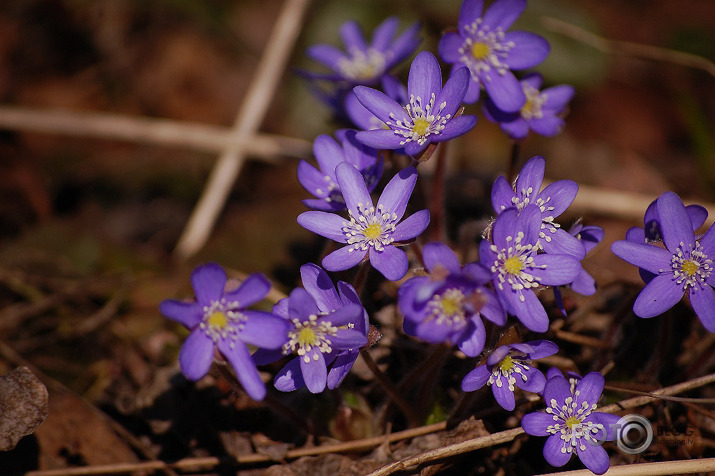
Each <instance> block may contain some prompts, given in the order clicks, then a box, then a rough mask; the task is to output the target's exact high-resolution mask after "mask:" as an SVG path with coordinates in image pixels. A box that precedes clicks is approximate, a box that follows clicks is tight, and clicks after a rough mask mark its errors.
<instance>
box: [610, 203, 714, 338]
mask: <svg viewBox="0 0 715 476" xmlns="http://www.w3.org/2000/svg"><path fill="white" fill-rule="evenodd" d="M656 207H657V216H658V219H659V222H660V228H661V233H662V236H663V243H664V244H665V249H663V248H661V247H660V246H656V245H650V244H646V243H636V242H631V241H627V240H621V241H616V242H615V243H613V245H612V246H611V250H612V251H613V253H614V254H616V256H618V257H619V258H621V259H623V260H625V261H627V262H629V263H631V264H633V265H636V266H638V267H639V268H642V269H643V270H645V271H647V272H649V273H652V274H653V275H655V276H654V277H653V279H651V280H650V282H648V284H646V286H645V288H643V290H642V291H641V293H640V294H639V295H638V297H637V298H636V301H635V303H634V304H633V312H635V313H636V315H638V316H639V317H654V316H657V315H659V314H662V313H664V312H665V311H667V310H668V309H670V308H671V307H673V306H674V305H675V304H677V303H678V301H680V300H681V299H682V297H683V295H684V294H688V296H689V297H690V303H691V304H692V306H693V309H694V310H695V313H696V314H697V315H698V317H699V318H700V321H701V322H702V323H703V326H705V328H706V329H707V330H709V331H710V332H715V291H713V288H712V286H713V285H715V274H713V272H712V271H713V261H712V260H713V257H715V227H713V226H711V227H710V228H709V229H708V231H707V232H706V233H705V235H703V236H702V237H701V238H700V239H697V240H696V239H695V233H694V232H693V221H692V219H691V217H690V215H689V214H688V212H687V210H686V209H685V206H684V205H683V202H682V201H681V200H680V197H678V195H676V194H675V193H673V192H665V193H664V194H663V195H661V196H660V197H659V198H658V200H657V203H656Z"/></svg>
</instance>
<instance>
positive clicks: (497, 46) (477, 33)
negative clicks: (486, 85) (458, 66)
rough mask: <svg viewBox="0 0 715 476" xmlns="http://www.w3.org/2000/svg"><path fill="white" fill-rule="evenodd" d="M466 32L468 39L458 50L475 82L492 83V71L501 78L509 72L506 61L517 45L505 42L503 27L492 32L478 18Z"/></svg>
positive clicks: (467, 27) (468, 26)
mask: <svg viewBox="0 0 715 476" xmlns="http://www.w3.org/2000/svg"><path fill="white" fill-rule="evenodd" d="M464 30H465V31H464V32H463V33H464V34H463V36H465V37H466V39H465V40H464V43H463V44H462V46H461V47H460V48H459V50H458V52H459V55H460V58H459V59H460V60H461V61H462V63H464V64H465V65H466V66H467V67H468V68H469V72H470V74H471V76H472V79H473V80H474V81H480V80H481V81H491V79H492V78H491V72H492V70H493V71H496V73H497V74H498V75H500V76H503V75H504V74H506V72H507V71H509V66H507V64H506V59H507V58H508V56H509V51H511V49H512V48H514V46H515V44H514V42H513V41H505V39H504V29H503V28H502V27H497V28H496V29H495V30H491V28H490V27H489V26H486V25H482V19H481V18H478V19H477V20H476V21H474V22H473V23H471V24H470V25H467V26H466V27H465V28H464Z"/></svg>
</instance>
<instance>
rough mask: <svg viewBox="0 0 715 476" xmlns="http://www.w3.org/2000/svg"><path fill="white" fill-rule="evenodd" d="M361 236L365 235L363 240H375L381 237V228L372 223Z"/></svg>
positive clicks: (377, 224)
mask: <svg viewBox="0 0 715 476" xmlns="http://www.w3.org/2000/svg"><path fill="white" fill-rule="evenodd" d="M363 235H365V238H367V239H368V240H376V239H378V238H379V237H380V235H382V227H381V226H380V224H379V223H373V224H371V225H368V226H366V227H365V231H363Z"/></svg>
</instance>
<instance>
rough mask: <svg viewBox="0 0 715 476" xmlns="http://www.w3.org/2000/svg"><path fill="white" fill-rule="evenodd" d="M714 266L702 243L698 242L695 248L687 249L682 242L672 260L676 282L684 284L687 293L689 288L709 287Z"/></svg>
mask: <svg viewBox="0 0 715 476" xmlns="http://www.w3.org/2000/svg"><path fill="white" fill-rule="evenodd" d="M712 264H713V262H712V260H711V259H710V258H708V256H707V255H706V254H705V253H704V252H703V250H702V247H701V246H700V242H697V241H696V242H695V246H694V247H693V246H688V247H686V246H685V244H684V243H682V242H681V243H680V246H678V248H677V249H676V250H675V253H674V254H673V258H672V259H671V271H672V273H673V277H674V278H675V282H676V283H678V284H682V285H683V289H684V290H686V291H687V289H688V287H695V286H698V287H702V286H706V285H707V283H706V281H707V279H708V277H709V276H710V273H711V272H712V269H713V268H712Z"/></svg>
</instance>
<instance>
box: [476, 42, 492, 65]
mask: <svg viewBox="0 0 715 476" xmlns="http://www.w3.org/2000/svg"><path fill="white" fill-rule="evenodd" d="M491 53H492V49H491V48H489V45H488V44H487V43H484V42H482V41H477V42H475V43H474V44H473V45H472V56H474V59H476V60H478V61H484V60H485V59H487V58H489V55H490V54H491Z"/></svg>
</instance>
